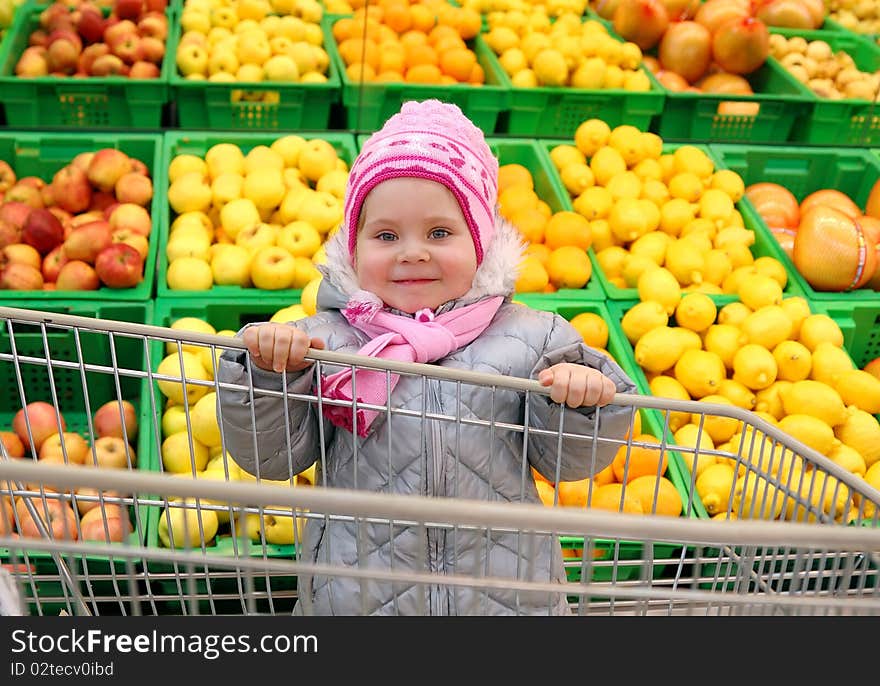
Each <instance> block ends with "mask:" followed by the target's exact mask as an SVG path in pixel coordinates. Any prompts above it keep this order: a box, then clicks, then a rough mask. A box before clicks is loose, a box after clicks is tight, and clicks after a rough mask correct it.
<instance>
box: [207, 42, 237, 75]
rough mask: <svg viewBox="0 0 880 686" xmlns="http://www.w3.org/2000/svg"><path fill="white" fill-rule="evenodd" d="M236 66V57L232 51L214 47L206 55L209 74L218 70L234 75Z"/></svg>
mask: <svg viewBox="0 0 880 686" xmlns="http://www.w3.org/2000/svg"><path fill="white" fill-rule="evenodd" d="M238 67H239V64H238V58H237V57H236V56H235V53H234V52H231V51H227V50H217V49H216V48H215V49H214V50H212V51H211V55H210V56H209V57H208V74H210V75H211V76H213V75H214V74H217V73H218V72H225V73H226V74H229V75H230V76H235V75H236V74H237V73H238Z"/></svg>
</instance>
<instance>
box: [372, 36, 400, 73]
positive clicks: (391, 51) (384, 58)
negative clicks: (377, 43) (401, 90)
mask: <svg viewBox="0 0 880 686" xmlns="http://www.w3.org/2000/svg"><path fill="white" fill-rule="evenodd" d="M376 71H378V72H379V73H380V74H381V73H382V72H386V71H396V72H400V74H401V78H403V72H405V71H406V55H405V53H404V51H403V48H402V47H400V45H399V44H395V45H394V46H392V45H388V44H383V45H382V54H381V55H380V56H379V66H378V67H377V69H376Z"/></svg>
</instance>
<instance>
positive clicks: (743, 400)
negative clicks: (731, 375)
mask: <svg viewBox="0 0 880 686" xmlns="http://www.w3.org/2000/svg"><path fill="white" fill-rule="evenodd" d="M718 394H719V395H723V396H724V397H725V398H727V399H728V400H729V401H730V402H732V403H733V404H734V405H736V406H737V407H741V408H743V409H744V410H754V409H755V405H756V403H757V402H758V400H757V398H756V397H755V394H754V393H752V391H751V390H750V389H749V388H748V387H746V386H745V385H743V384H741V383H740V382H739V381H734V380H733V379H724V380H723V381H722V382H721V384H720V385H719V386H718ZM774 421H775V419H774Z"/></svg>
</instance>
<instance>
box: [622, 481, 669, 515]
mask: <svg viewBox="0 0 880 686" xmlns="http://www.w3.org/2000/svg"><path fill="white" fill-rule="evenodd" d="M626 490H627V491H629V492H631V493H632V494H633V495H634V496H635V497H636V498H637V499H638V500H639V502H641V503H642V508H643V509H644V511H645V514H658V515H666V516H669V517H678V516H679V515H680V514H681V510H682V507H683V505H682V502H681V495H679V493H678V489H676V488H675V486H674V485H673V484H672V482H671V481H670V480H669V479H667V478H666V477H664V476H661V477H657V476H656V475H653V474H652V475H648V474H646V475H645V476H639V477H636V478H635V479H633V480H632V481H630V482H629V483H628V484H627V485H626ZM655 492H656V496H655V495H654V494H655Z"/></svg>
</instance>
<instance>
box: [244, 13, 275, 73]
mask: <svg viewBox="0 0 880 686" xmlns="http://www.w3.org/2000/svg"><path fill="white" fill-rule="evenodd" d="M241 23H244V22H241ZM256 26H257V28H256V29H253V30H251V29H248V28H245V29H244V30H242V31H238V30H237V31H236V32H237V33H238V50H237V53H236V56H237V57H238V61H239V62H241V63H242V64H264V63H265V62H266V60H268V59H269V58H270V57H271V56H272V48H271V47H270V45H269V39H268V38H267V36H266V32H265V31H263V29H261V28H259V24H256Z"/></svg>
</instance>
